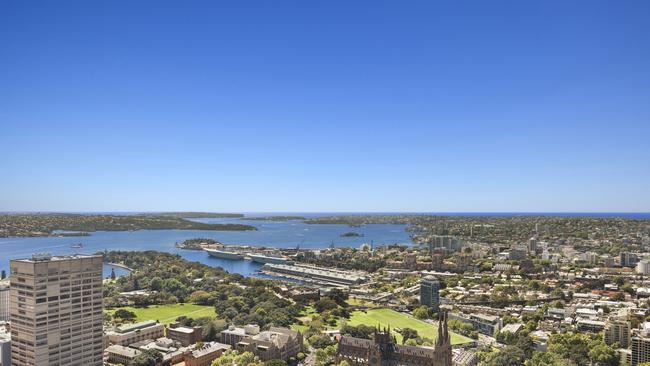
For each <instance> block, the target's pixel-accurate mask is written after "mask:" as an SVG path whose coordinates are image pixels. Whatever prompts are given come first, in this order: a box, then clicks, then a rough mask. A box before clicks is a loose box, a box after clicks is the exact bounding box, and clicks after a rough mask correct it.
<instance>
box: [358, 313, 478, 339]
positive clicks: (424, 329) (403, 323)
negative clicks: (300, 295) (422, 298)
mask: <svg viewBox="0 0 650 366" xmlns="http://www.w3.org/2000/svg"><path fill="white" fill-rule="evenodd" d="M348 324H350V325H355V326H356V325H359V324H364V325H369V326H377V325H381V327H382V328H383V327H388V326H389V325H390V327H391V330H393V329H395V328H411V329H415V330H417V332H418V334H419V335H420V336H421V337H425V338H430V339H433V340H435V339H436V338H438V326H437V325H432V324H429V323H425V322H423V321H421V320H418V319H416V318H414V317H412V316H410V315H407V314H404V313H399V312H397V311H394V310H391V309H371V310H368V311H367V312H362V311H355V312H353V313H352V314H351V316H350V320H349V321H348ZM393 334H394V335H395V338H397V341H398V342H400V343H401V342H402V335H401V334H399V333H397V332H393ZM450 335H451V343H452V344H462V343H469V342H473V340H472V339H470V338H467V337H464V336H462V335H460V334H456V333H452V332H450Z"/></svg>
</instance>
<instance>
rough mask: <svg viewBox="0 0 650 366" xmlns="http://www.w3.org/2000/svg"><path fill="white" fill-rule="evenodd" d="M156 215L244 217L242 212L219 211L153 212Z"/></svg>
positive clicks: (190, 217)
mask: <svg viewBox="0 0 650 366" xmlns="http://www.w3.org/2000/svg"><path fill="white" fill-rule="evenodd" d="M153 215H157V216H169V217H178V218H181V219H231V218H232V219H237V218H242V217H244V214H238V213H220V212H196V211H190V212H160V213H153Z"/></svg>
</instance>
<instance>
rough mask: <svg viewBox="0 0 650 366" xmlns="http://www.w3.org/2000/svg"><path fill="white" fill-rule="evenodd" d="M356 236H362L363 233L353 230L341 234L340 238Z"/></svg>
mask: <svg viewBox="0 0 650 366" xmlns="http://www.w3.org/2000/svg"><path fill="white" fill-rule="evenodd" d="M357 236H363V234H359V233H355V232H353V231H350V232H347V233H343V234H341V237H342V238H352V237H357Z"/></svg>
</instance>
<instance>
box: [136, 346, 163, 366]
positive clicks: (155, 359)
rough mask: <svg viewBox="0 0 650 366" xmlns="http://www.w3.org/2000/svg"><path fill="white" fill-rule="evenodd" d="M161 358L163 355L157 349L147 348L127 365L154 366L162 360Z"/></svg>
mask: <svg viewBox="0 0 650 366" xmlns="http://www.w3.org/2000/svg"><path fill="white" fill-rule="evenodd" d="M162 360H163V355H162V354H161V353H160V352H159V351H157V350H155V349H148V350H145V351H143V352H142V353H140V354H139V355H137V356H136V357H135V358H134V359H133V360H131V362H129V366H156V365H157V364H158V363H160V362H162Z"/></svg>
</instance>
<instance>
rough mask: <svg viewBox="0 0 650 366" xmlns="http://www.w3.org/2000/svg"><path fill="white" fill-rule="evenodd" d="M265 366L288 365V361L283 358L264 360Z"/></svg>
mask: <svg viewBox="0 0 650 366" xmlns="http://www.w3.org/2000/svg"><path fill="white" fill-rule="evenodd" d="M264 366H287V363H286V362H285V361H283V360H277V359H276V360H268V361H266V362H264Z"/></svg>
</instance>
